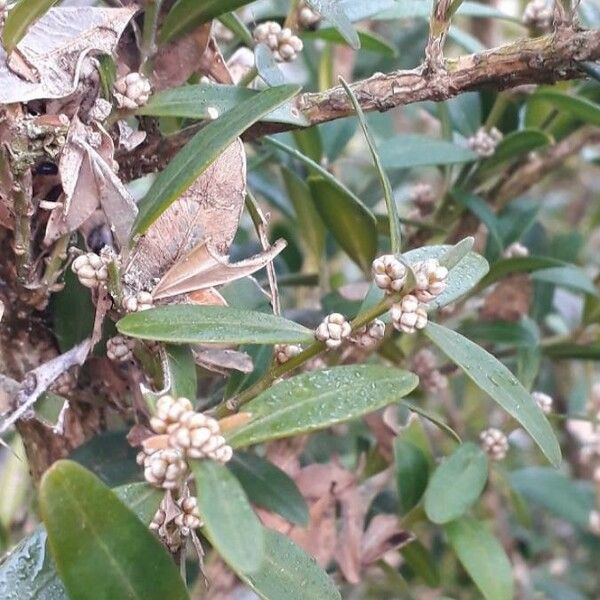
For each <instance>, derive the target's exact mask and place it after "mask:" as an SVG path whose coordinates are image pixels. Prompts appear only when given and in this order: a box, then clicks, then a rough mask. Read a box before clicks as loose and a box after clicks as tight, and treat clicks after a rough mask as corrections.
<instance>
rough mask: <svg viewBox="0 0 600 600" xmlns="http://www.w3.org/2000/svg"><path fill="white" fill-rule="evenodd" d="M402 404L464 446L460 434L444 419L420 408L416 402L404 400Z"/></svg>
mask: <svg viewBox="0 0 600 600" xmlns="http://www.w3.org/2000/svg"><path fill="white" fill-rule="evenodd" d="M402 404H403V405H404V406H406V408H408V409H409V410H411V411H412V412H414V413H416V414H417V415H419V416H421V417H423V418H424V419H425V420H426V421H429V422H430V423H431V424H432V425H435V427H437V428H438V429H439V430H440V431H442V432H443V433H445V434H446V435H447V436H448V437H449V438H450V439H451V440H453V441H454V442H457V443H459V444H462V440H461V439H460V436H459V435H458V433H456V431H454V429H452V427H450V425H448V423H446V421H444V419H443V417H441V416H440V415H438V414H436V413H433V412H431V411H429V410H427V409H425V408H423V407H422V406H418V405H417V404H415V403H414V402H408V401H407V400H402Z"/></svg>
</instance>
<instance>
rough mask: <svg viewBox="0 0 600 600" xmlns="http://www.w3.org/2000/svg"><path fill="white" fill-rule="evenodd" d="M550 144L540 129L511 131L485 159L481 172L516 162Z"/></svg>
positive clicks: (549, 139) (546, 135)
mask: <svg viewBox="0 0 600 600" xmlns="http://www.w3.org/2000/svg"><path fill="white" fill-rule="evenodd" d="M550 143H552V138H551V137H550V136H549V135H548V134H547V133H545V132H543V131H541V130H540V129H522V130H521V131H512V132H511V133H509V134H508V135H507V136H505V137H504V138H503V140H502V141H501V142H500V143H499V144H498V147H497V148H496V151H495V152H494V154H493V155H492V156H491V157H490V158H488V159H486V160H485V161H484V163H483V165H482V168H481V169H482V171H486V172H487V171H488V170H490V169H492V168H495V167H497V166H498V165H500V164H502V163H504V162H506V161H513V160H516V159H518V158H520V157H522V156H524V155H525V154H527V153H528V152H531V151H532V150H536V149H537V148H542V147H544V146H547V145H548V144H550Z"/></svg>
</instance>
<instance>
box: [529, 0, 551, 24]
mask: <svg viewBox="0 0 600 600" xmlns="http://www.w3.org/2000/svg"><path fill="white" fill-rule="evenodd" d="M552 20H553V14H552V6H551V3H548V2H546V0H531V2H529V3H528V4H527V6H526V7H525V10H524V12H523V24H524V25H526V26H527V27H531V28H532V29H539V30H540V31H549V30H550V28H551V27H552Z"/></svg>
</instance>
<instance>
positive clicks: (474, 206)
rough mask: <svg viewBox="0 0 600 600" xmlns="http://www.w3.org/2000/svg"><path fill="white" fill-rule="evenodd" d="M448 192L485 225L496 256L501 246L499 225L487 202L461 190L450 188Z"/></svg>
mask: <svg viewBox="0 0 600 600" xmlns="http://www.w3.org/2000/svg"><path fill="white" fill-rule="evenodd" d="M450 193H451V195H452V197H453V198H454V199H455V200H456V201H457V202H458V203H459V204H460V205H461V206H464V207H465V208H466V209H467V210H469V211H471V212H472V213H473V214H474V215H475V216H476V217H477V218H478V219H479V220H480V221H481V222H482V223H483V224H484V225H485V226H486V227H487V229H488V232H489V234H490V240H491V243H492V244H493V247H494V251H495V256H498V255H499V254H500V252H501V251H502V247H503V244H502V238H501V237H500V226H499V223H498V219H497V217H496V214H495V213H494V212H492V210H491V208H490V206H489V204H488V203H487V202H485V201H484V200H483V199H482V198H480V197H479V196H476V195H475V194H471V193H470V192H465V191H463V190H452V191H451V192H450Z"/></svg>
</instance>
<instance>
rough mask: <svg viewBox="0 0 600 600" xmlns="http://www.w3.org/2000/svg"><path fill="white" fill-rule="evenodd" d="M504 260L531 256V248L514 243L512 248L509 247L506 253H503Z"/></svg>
mask: <svg viewBox="0 0 600 600" xmlns="http://www.w3.org/2000/svg"><path fill="white" fill-rule="evenodd" d="M502 256H503V257H504V258H517V257H520V256H529V248H527V246H524V245H523V244H520V243H519V242H514V243H512V244H511V245H510V246H508V247H507V248H506V249H505V250H504V252H503V253H502Z"/></svg>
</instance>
